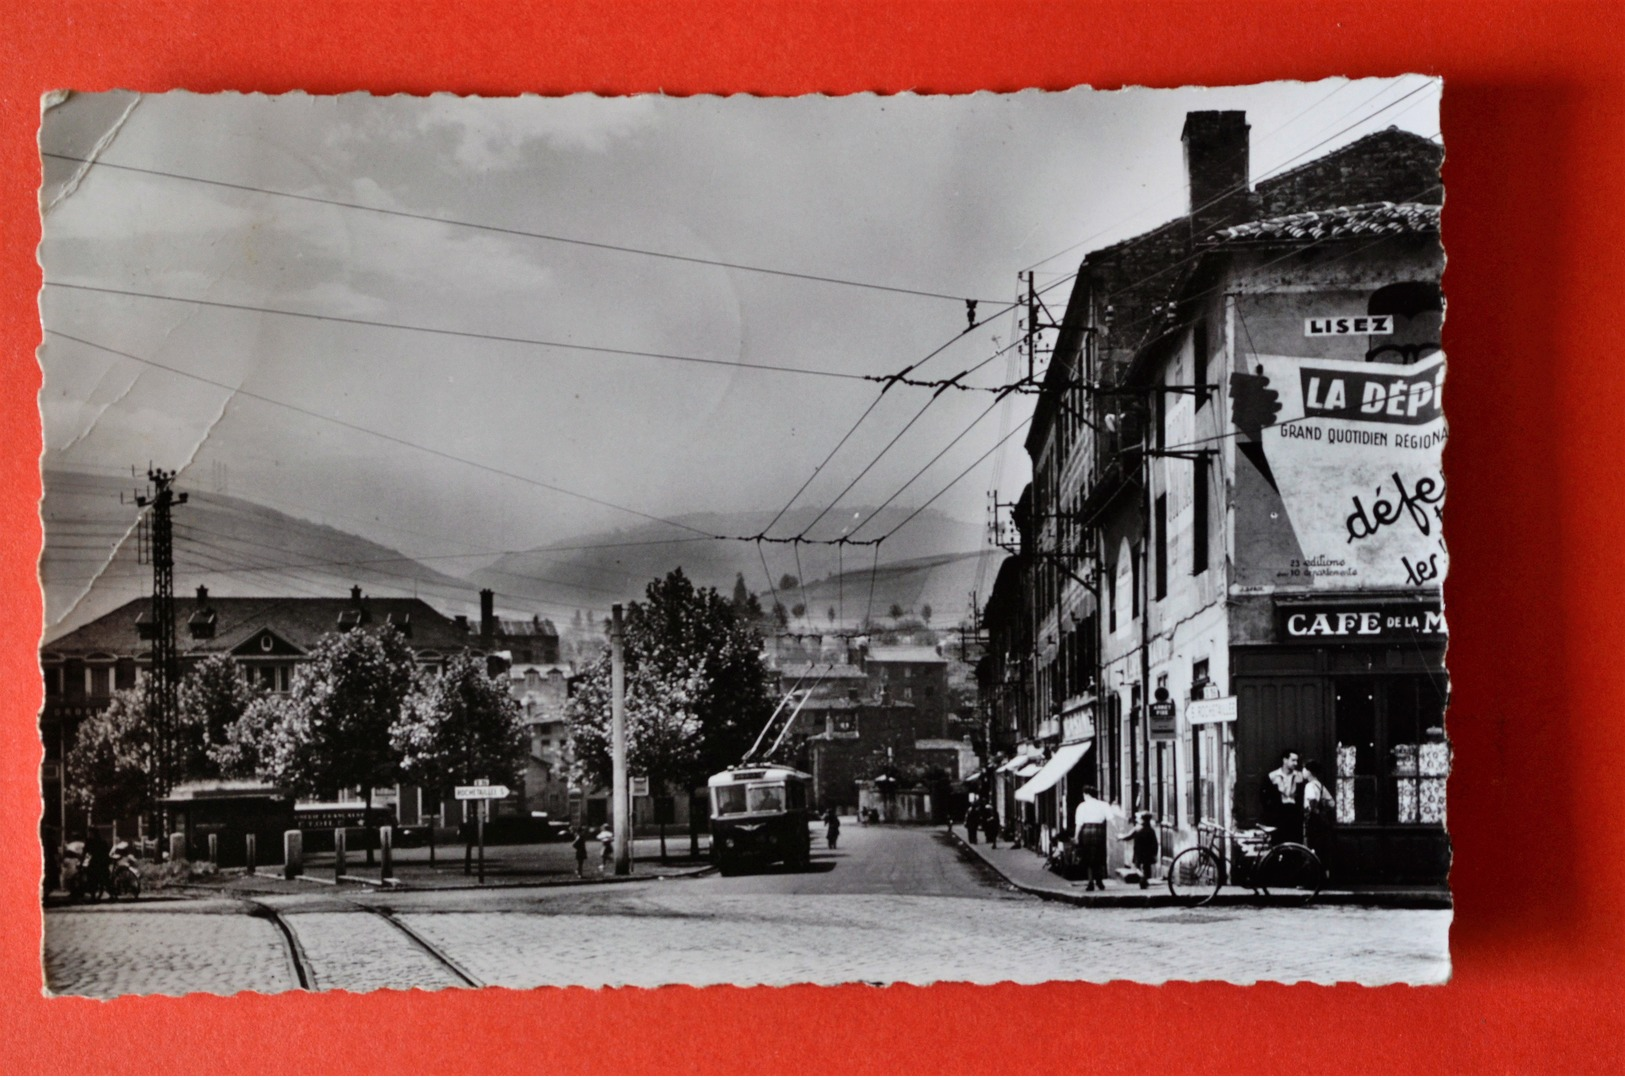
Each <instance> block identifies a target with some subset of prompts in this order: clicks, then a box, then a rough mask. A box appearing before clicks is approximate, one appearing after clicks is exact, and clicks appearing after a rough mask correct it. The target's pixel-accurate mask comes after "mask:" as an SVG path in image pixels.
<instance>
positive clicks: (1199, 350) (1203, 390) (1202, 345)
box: [1191, 319, 1210, 411]
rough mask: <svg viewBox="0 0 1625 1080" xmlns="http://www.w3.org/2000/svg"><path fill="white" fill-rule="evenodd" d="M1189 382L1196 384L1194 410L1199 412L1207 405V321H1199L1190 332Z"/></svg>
mask: <svg viewBox="0 0 1625 1080" xmlns="http://www.w3.org/2000/svg"><path fill="white" fill-rule="evenodd" d="M1191 360H1192V367H1191V382H1193V383H1195V384H1196V408H1197V410H1198V411H1200V410H1201V408H1202V406H1203V405H1206V404H1207V400H1208V397H1209V396H1210V395H1209V394H1208V392H1207V361H1208V343H1207V320H1206V319H1199V320H1198V321H1197V323H1196V328H1195V329H1194V330H1192V331H1191Z"/></svg>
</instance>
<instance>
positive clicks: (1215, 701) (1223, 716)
mask: <svg viewBox="0 0 1625 1080" xmlns="http://www.w3.org/2000/svg"><path fill="white" fill-rule="evenodd" d="M1185 719H1186V720H1189V721H1190V722H1191V726H1192V727H1197V726H1200V725H1202V724H1228V723H1232V722H1233V721H1234V720H1235V719H1236V699H1235V698H1233V697H1222V698H1207V699H1205V700H1203V701H1193V702H1191V703H1190V704H1189V705H1187V706H1185Z"/></svg>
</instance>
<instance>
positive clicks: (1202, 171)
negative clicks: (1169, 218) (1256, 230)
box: [1179, 110, 1255, 240]
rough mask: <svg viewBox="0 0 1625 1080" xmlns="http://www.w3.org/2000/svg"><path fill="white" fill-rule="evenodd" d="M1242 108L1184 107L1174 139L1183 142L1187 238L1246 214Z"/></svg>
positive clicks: (1249, 207) (1249, 198) (1249, 212)
mask: <svg viewBox="0 0 1625 1080" xmlns="http://www.w3.org/2000/svg"><path fill="white" fill-rule="evenodd" d="M1250 130H1251V128H1250V127H1249V126H1248V124H1247V114H1246V113H1244V112H1241V111H1239V110H1226V111H1223V112H1219V111H1207V112H1190V113H1186V114H1185V130H1184V131H1182V132H1181V133H1180V136H1179V140H1180V142H1182V143H1184V144H1185V179H1186V183H1187V188H1188V190H1189V193H1190V209H1189V210H1188V213H1189V215H1190V223H1191V239H1192V240H1201V239H1203V238H1205V237H1207V236H1208V235H1209V234H1210V233H1212V232H1213V230H1215V229H1217V228H1221V227H1223V226H1225V225H1234V224H1237V223H1238V222H1242V221H1248V220H1251V219H1252V218H1253V217H1254V216H1255V215H1254V213H1253V204H1254V199H1253V194H1252V186H1251V183H1250V180H1249V171H1248V170H1249V164H1250V162H1249V157H1250V155H1249V152H1248V150H1249V139H1248V132H1249V131H1250Z"/></svg>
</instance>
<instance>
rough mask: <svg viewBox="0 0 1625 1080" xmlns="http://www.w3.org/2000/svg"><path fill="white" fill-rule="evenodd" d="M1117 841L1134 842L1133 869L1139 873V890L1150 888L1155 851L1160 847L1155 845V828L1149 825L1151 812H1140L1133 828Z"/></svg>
mask: <svg viewBox="0 0 1625 1080" xmlns="http://www.w3.org/2000/svg"><path fill="white" fill-rule="evenodd" d="M1117 839H1119V840H1132V841H1133V842H1134V853H1133V858H1134V868H1135V869H1136V870H1138V871H1139V872H1140V888H1142V889H1146V888H1150V886H1151V868H1152V867H1153V866H1154V865H1156V862H1157V850H1158V848H1159V847H1160V846H1161V845H1159V844H1158V843H1157V830H1156V827H1155V826H1153V825H1152V824H1151V811H1149V810H1142V811H1140V814H1139V820H1138V823H1137V824H1136V825H1135V826H1134V828H1133V829H1132V830H1130V831H1129V832H1126V833H1124V834H1122V835H1121V836H1119V837H1118V838H1117Z"/></svg>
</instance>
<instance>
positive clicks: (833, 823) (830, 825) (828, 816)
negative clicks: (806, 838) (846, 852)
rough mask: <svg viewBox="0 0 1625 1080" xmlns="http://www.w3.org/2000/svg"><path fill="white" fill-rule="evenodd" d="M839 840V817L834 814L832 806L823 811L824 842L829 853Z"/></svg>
mask: <svg viewBox="0 0 1625 1080" xmlns="http://www.w3.org/2000/svg"><path fill="white" fill-rule="evenodd" d="M840 838H841V815H839V814H837V813H836V812H835V808H834V807H833V806H832V807H830V808H829V809H828V810H825V811H824V841H825V842H826V843H827V844H829V849H830V850H831V851H834V850H835V842H836V841H837V840H839V839H840Z"/></svg>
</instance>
